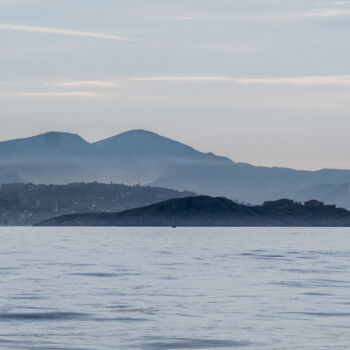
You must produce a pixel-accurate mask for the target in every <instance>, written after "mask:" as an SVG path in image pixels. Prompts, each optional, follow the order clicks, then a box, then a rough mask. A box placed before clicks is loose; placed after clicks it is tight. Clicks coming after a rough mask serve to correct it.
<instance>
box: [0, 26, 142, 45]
mask: <svg viewBox="0 0 350 350" xmlns="http://www.w3.org/2000/svg"><path fill="white" fill-rule="evenodd" d="M0 29H4V30H16V31H22V32H35V33H46V34H58V35H70V36H80V37H89V38H97V39H109V40H122V41H132V42H136V41H137V40H136V39H133V38H129V37H125V36H120V35H115V34H104V33H95V32H85V31H80V30H71V29H63V28H50V27H39V26H22V25H13V24H0Z"/></svg>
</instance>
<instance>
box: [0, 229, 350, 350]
mask: <svg viewBox="0 0 350 350" xmlns="http://www.w3.org/2000/svg"><path fill="white" fill-rule="evenodd" d="M0 238H1V246H0V275H1V276H0V277H1V278H0V284H1V286H0V348H1V349H9V350H10V349H18V350H19V349H20V350H23V349H33V350H34V349H35V350H36V349H38V350H39V349H41V350H44V349H45V350H48V349H57V350H58V349H60V350H78V349H79V350H82V349H84V350H88V349H89V350H92V349H94V350H105V349H262V350H271V349H312V350H316V349H317V350H319V349H332V350H337V349H348V347H349V346H348V344H349V342H350V335H349V334H350V332H349V328H350V273H349V270H350V259H349V258H350V229H348V228H347V229H339V228H337V229H332V228H307V229H304V228H283V229H281V228H273V229H272V228H187V229H183V228H177V229H176V230H173V229H170V228H169V229H168V228H1V229H0Z"/></svg>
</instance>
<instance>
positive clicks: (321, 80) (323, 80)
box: [131, 75, 350, 86]
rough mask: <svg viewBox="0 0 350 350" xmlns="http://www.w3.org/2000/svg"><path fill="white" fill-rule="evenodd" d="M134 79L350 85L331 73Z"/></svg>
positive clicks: (348, 80) (347, 77) (345, 78)
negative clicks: (298, 75) (270, 76)
mask: <svg viewBox="0 0 350 350" xmlns="http://www.w3.org/2000/svg"><path fill="white" fill-rule="evenodd" d="M131 80H133V81H149V82H232V83H238V84H256V85H257V84H260V85H261V84H265V85H279V84H286V85H295V86H312V85H343V86H350V75H329V76H305V77H289V78H232V77H225V76H157V77H136V78H131Z"/></svg>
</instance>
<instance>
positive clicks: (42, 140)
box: [0, 130, 350, 208]
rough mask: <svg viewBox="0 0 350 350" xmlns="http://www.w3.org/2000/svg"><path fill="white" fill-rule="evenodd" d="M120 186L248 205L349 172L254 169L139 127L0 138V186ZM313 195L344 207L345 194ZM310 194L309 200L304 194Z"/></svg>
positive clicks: (294, 194) (342, 178)
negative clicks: (93, 135) (95, 134)
mask: <svg viewBox="0 0 350 350" xmlns="http://www.w3.org/2000/svg"><path fill="white" fill-rule="evenodd" d="M94 181H97V182H104V183H110V182H111V181H113V182H114V183H125V184H129V185H134V184H138V183H139V184H143V185H151V186H158V187H166V188H172V189H177V190H187V191H194V192H196V193H199V194H206V195H212V196H224V197H228V198H231V199H237V200H239V201H245V202H250V203H253V204H259V203H262V202H263V201H265V200H276V199H278V198H291V199H295V200H302V199H304V198H302V197H303V196H302V195H303V193H305V190H304V189H310V188H315V186H316V187H317V186H321V187H322V186H323V187H324V186H325V185H331V186H337V185H342V184H346V183H349V182H350V170H336V169H333V170H332V169H323V170H319V171H297V170H293V169H289V168H269V167H257V166H253V165H250V164H246V163H236V162H234V161H232V160H231V159H228V158H225V157H220V156H216V155H214V154H212V153H202V152H199V151H197V150H195V149H194V148H192V147H190V146H187V145H184V144H182V143H180V142H177V141H174V140H171V139H169V138H166V137H163V136H160V135H158V134H155V133H153V132H149V131H146V130H131V131H128V132H124V133H122V134H119V135H116V136H113V137H111V138H108V139H105V140H101V141H99V142H95V143H89V142H87V141H85V140H83V139H82V138H81V137H80V136H78V135H75V134H68V133H58V132H50V133H46V134H42V135H38V136H35V137H30V138H25V139H17V140H11V141H6V142H0V183H13V182H25V183H27V182H32V183H44V184H51V183H53V184H67V183H72V182H94ZM324 193H325V195H324V196H323V197H322V198H319V196H318V195H317V193H314V196H312V197H313V198H316V199H322V200H324V201H325V202H331V203H332V202H333V200H334V199H335V203H336V204H338V205H344V203H345V205H346V207H348V208H350V200H348V199H347V198H348V197H349V198H350V195H349V194H347V195H346V197H347V198H341V200H340V199H338V198H339V196H334V195H333V194H332V193H329V192H328V193H329V195H328V196H327V192H324ZM309 198H310V197H309Z"/></svg>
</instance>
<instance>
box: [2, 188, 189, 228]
mask: <svg viewBox="0 0 350 350" xmlns="http://www.w3.org/2000/svg"><path fill="white" fill-rule="evenodd" d="M189 195H193V193H192V192H178V191H174V190H169V189H166V188H157V187H145V186H126V185H118V184H101V183H86V184H85V183H73V184H69V185H34V184H7V185H2V186H0V225H5V224H7V225H32V224H33V223H35V222H38V221H41V220H45V219H47V218H50V217H52V216H56V215H64V214H70V213H89V212H108V211H113V212H115V211H121V210H125V209H130V208H136V207H140V206H145V205H148V204H152V203H155V202H160V201H163V200H166V199H170V198H178V197H186V196H189Z"/></svg>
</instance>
